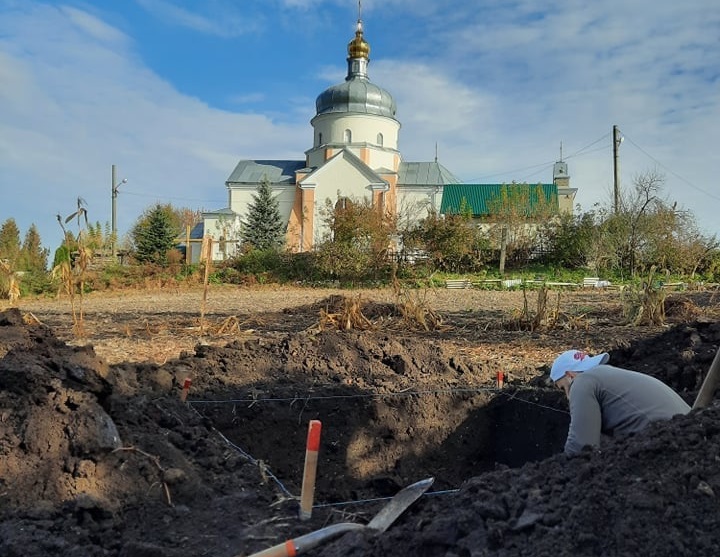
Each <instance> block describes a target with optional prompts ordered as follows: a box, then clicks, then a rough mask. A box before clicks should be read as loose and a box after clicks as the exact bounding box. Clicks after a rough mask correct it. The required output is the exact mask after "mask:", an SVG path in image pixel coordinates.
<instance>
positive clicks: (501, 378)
mask: <svg viewBox="0 0 720 557" xmlns="http://www.w3.org/2000/svg"><path fill="white" fill-rule="evenodd" d="M504 386H505V374H504V373H503V372H502V371H498V372H497V388H498V389H502V388H503V387H504Z"/></svg>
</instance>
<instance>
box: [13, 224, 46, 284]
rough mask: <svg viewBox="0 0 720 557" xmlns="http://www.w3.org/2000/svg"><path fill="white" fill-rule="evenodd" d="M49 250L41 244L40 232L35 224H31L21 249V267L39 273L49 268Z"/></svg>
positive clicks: (23, 269)
mask: <svg viewBox="0 0 720 557" xmlns="http://www.w3.org/2000/svg"><path fill="white" fill-rule="evenodd" d="M49 253H50V252H49V251H48V250H47V249H46V248H43V247H42V246H41V242H40V233H39V232H38V229H37V227H36V226H35V224H34V223H33V224H31V225H30V228H29V229H28V231H27V233H26V234H25V240H24V241H23V245H22V248H21V250H20V263H19V265H18V267H19V269H20V270H22V271H29V272H31V273H39V272H44V271H46V270H47V261H48V255H49Z"/></svg>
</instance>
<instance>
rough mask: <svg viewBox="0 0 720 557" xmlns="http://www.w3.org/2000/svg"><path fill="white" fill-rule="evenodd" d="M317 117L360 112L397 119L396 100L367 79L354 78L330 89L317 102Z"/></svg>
mask: <svg viewBox="0 0 720 557" xmlns="http://www.w3.org/2000/svg"><path fill="white" fill-rule="evenodd" d="M315 108H316V110H317V115H318V116H319V115H320V114H328V113H342V112H359V113H363V114H375V115H377V116H387V117H388V118H395V112H396V110H397V107H396V105H395V99H393V97H392V95H391V94H390V93H388V92H387V91H386V90H385V89H383V88H382V87H378V86H377V85H375V84H374V83H371V82H370V81H369V80H367V79H363V78H359V77H353V78H352V79H348V80H347V81H345V82H344V83H338V84H337V85H333V86H332V87H328V88H327V89H325V91H323V92H322V93H320V95H318V98H317V100H316V101H315Z"/></svg>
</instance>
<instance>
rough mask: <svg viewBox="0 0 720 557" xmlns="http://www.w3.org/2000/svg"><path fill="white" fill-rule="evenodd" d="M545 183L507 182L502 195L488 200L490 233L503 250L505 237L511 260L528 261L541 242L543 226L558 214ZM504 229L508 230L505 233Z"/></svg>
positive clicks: (494, 241)
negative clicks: (532, 184)
mask: <svg viewBox="0 0 720 557" xmlns="http://www.w3.org/2000/svg"><path fill="white" fill-rule="evenodd" d="M550 194H551V190H546V189H545V188H544V187H543V185H542V184H536V185H534V186H530V185H528V184H517V183H515V182H513V183H511V184H503V185H502V187H501V188H500V193H499V195H497V196H495V197H494V198H492V199H489V200H488V202H487V207H488V213H489V214H488V215H487V216H486V217H483V222H485V223H490V224H491V225H493V226H491V228H490V230H489V235H490V237H491V239H492V240H493V243H495V244H496V245H500V246H501V249H502V244H503V237H504V238H505V250H506V254H507V257H508V259H515V260H516V261H527V260H528V259H529V258H530V256H531V255H532V253H533V251H534V250H535V248H536V247H537V244H538V235H539V230H540V228H541V225H542V224H543V223H546V222H548V220H549V219H550V218H552V217H554V216H555V215H557V202H556V201H555V199H554V198H553V197H550ZM503 231H504V232H503Z"/></svg>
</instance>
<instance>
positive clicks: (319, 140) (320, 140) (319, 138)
mask: <svg viewBox="0 0 720 557" xmlns="http://www.w3.org/2000/svg"><path fill="white" fill-rule="evenodd" d="M317 144H318V146H320V145H322V132H320V133H318V142H317Z"/></svg>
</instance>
